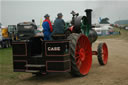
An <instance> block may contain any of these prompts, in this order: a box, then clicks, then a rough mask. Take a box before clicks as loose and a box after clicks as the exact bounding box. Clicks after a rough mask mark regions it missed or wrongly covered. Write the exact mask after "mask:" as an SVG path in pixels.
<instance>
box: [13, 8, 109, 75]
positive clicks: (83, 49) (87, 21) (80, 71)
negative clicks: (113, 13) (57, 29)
mask: <svg viewBox="0 0 128 85" xmlns="http://www.w3.org/2000/svg"><path fill="white" fill-rule="evenodd" d="M91 11H92V10H91V9H87V10H86V15H87V16H78V15H77V16H76V15H75V14H74V17H73V20H72V23H73V24H72V26H71V27H72V30H71V29H70V28H69V29H67V30H66V32H65V34H54V35H53V36H52V38H53V39H54V40H43V36H35V31H34V29H35V25H34V24H33V23H19V24H18V25H17V29H18V39H19V40H17V41H13V66H14V72H30V73H33V74H39V75H40V74H46V73H49V72H70V73H71V75H73V76H85V75H86V74H88V72H89V70H90V68H91V65H92V55H97V56H98V61H99V63H100V65H105V64H107V60H108V49H107V45H106V43H100V44H99V46H98V49H97V51H92V48H91V47H92V44H93V43H94V42H95V41H96V40H97V34H96V32H95V30H93V29H92V28H91V27H92V26H91Z"/></svg>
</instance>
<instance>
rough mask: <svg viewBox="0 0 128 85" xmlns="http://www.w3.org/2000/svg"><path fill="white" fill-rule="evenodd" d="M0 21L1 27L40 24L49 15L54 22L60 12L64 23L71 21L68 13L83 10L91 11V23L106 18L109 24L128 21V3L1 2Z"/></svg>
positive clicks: (124, 1) (99, 0) (76, 1)
mask: <svg viewBox="0 0 128 85" xmlns="http://www.w3.org/2000/svg"><path fill="white" fill-rule="evenodd" d="M0 6H1V10H2V12H1V14H0V15H1V19H0V21H1V20H2V23H3V25H6V26H7V25H9V24H17V23H19V22H23V21H31V19H35V20H36V23H37V24H39V23H40V18H43V16H44V14H46V13H49V14H50V15H51V20H52V21H54V19H55V17H56V14H57V13H58V12H62V13H63V15H64V17H63V18H64V20H65V21H70V20H71V17H72V16H71V14H70V12H71V11H72V10H75V11H76V12H79V13H80V15H85V12H84V10H85V9H87V8H92V9H93V23H97V22H98V18H99V17H102V18H104V17H108V18H110V22H114V21H116V20H118V19H128V11H127V9H128V1H126V0H121V1H120V0H118V1H115V0H112V1H110V0H109V1H108V0H107V1H103V0H102V1H101V0H98V1H97V0H89V1H87V0H82V1H78V0H75V1H72V0H71V1H53V0H52V1H39V0H38V1H32V0H27V1H24V0H22V1H21V0H20V1H18V0H17V1H16V0H2V3H1V4H0Z"/></svg>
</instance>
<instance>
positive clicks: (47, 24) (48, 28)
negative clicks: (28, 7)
mask: <svg viewBox="0 0 128 85" xmlns="http://www.w3.org/2000/svg"><path fill="white" fill-rule="evenodd" d="M44 18H45V20H44V21H43V23H42V27H43V33H44V40H50V35H51V32H52V31H53V28H52V24H51V21H50V16H49V15H48V14H46V15H45V16H44Z"/></svg>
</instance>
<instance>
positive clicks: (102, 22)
mask: <svg viewBox="0 0 128 85" xmlns="http://www.w3.org/2000/svg"><path fill="white" fill-rule="evenodd" d="M100 24H110V23H109V18H107V17H106V18H103V19H101V21H100Z"/></svg>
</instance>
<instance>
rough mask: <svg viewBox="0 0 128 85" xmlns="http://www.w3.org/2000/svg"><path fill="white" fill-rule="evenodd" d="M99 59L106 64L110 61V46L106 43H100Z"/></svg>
mask: <svg viewBox="0 0 128 85" xmlns="http://www.w3.org/2000/svg"><path fill="white" fill-rule="evenodd" d="M97 52H98V61H99V64H100V65H106V64H107V62H108V48H107V45H106V43H100V44H99V45H98V49H97Z"/></svg>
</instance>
